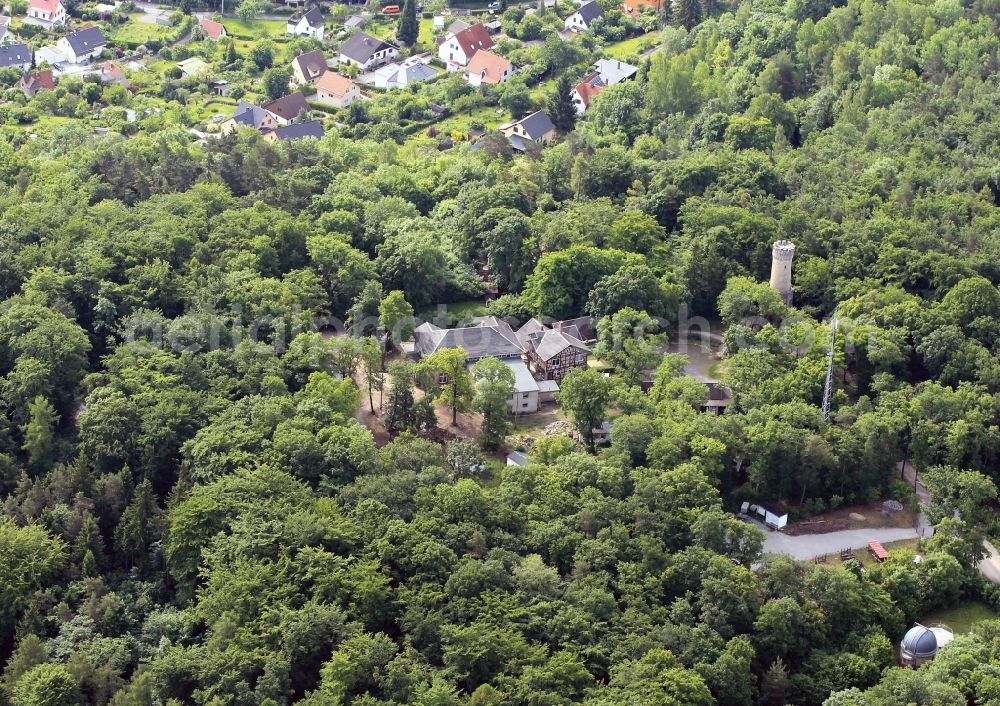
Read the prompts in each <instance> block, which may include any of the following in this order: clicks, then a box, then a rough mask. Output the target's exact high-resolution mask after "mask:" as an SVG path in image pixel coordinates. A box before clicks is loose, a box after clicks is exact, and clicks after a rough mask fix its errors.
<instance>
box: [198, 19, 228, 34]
mask: <svg viewBox="0 0 1000 706" xmlns="http://www.w3.org/2000/svg"><path fill="white" fill-rule="evenodd" d="M198 24H199V25H201V28H202V29H203V30H205V34H207V35H208V37H209V39H219V38H220V37H221V36H222V35H223V32H225V31H226V27H225V25H223V24H222V23H221V22H216V21H215V20H210V19H208V18H207V17H202V18H201V19H200V20H198Z"/></svg>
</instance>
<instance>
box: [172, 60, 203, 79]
mask: <svg viewBox="0 0 1000 706" xmlns="http://www.w3.org/2000/svg"><path fill="white" fill-rule="evenodd" d="M177 68H178V69H180V70H181V76H183V77H184V78H191V77H192V76H201V75H202V74H204V73H207V72H208V64H206V63H205V60H204V59H202V58H201V57H200V56H192V57H190V58H187V59H184V60H183V61H178V62H177Z"/></svg>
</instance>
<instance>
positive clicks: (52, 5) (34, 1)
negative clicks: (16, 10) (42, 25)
mask: <svg viewBox="0 0 1000 706" xmlns="http://www.w3.org/2000/svg"><path fill="white" fill-rule="evenodd" d="M28 9H29V10H41V11H42V12H47V13H49V14H50V15H53V16H54V15H55V14H56V11H57V10H58V9H59V0H31V2H29V3H28Z"/></svg>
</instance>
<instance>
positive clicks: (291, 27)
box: [285, 7, 326, 42]
mask: <svg viewBox="0 0 1000 706" xmlns="http://www.w3.org/2000/svg"><path fill="white" fill-rule="evenodd" d="M285 32H287V33H288V34H291V35H293V36H296V37H312V38H313V39H315V40H316V41H317V42H322V41H323V35H324V34H325V33H326V23H325V22H324V21H323V13H322V12H320V11H319V8H318V7H313V8H311V9H310V10H309V11H308V12H304V13H302V14H301V15H295V16H293V17H290V18H288V22H287V23H286V24H285Z"/></svg>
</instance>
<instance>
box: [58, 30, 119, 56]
mask: <svg viewBox="0 0 1000 706" xmlns="http://www.w3.org/2000/svg"><path fill="white" fill-rule="evenodd" d="M107 45H108V40H107V39H105V38H104V34H103V33H102V32H101V30H100V28H98V27H95V26H93V25H89V26H87V27H83V28H81V29H78V30H76V31H74V32H70V33H69V34H67V35H66V36H65V37H63V38H62V39H60V40H59V41H58V42H56V46H57V47H58V48H59V50H60V51H61V52H62V53H63V54H64V55H65V57H66V59H67V60H68V61H69V62H70V63H73V64H82V63H84V62H85V61H90V60H91V59H96V58H97V57H98V56H100V55H101V52H102V51H104V48H105V47H106V46H107Z"/></svg>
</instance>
